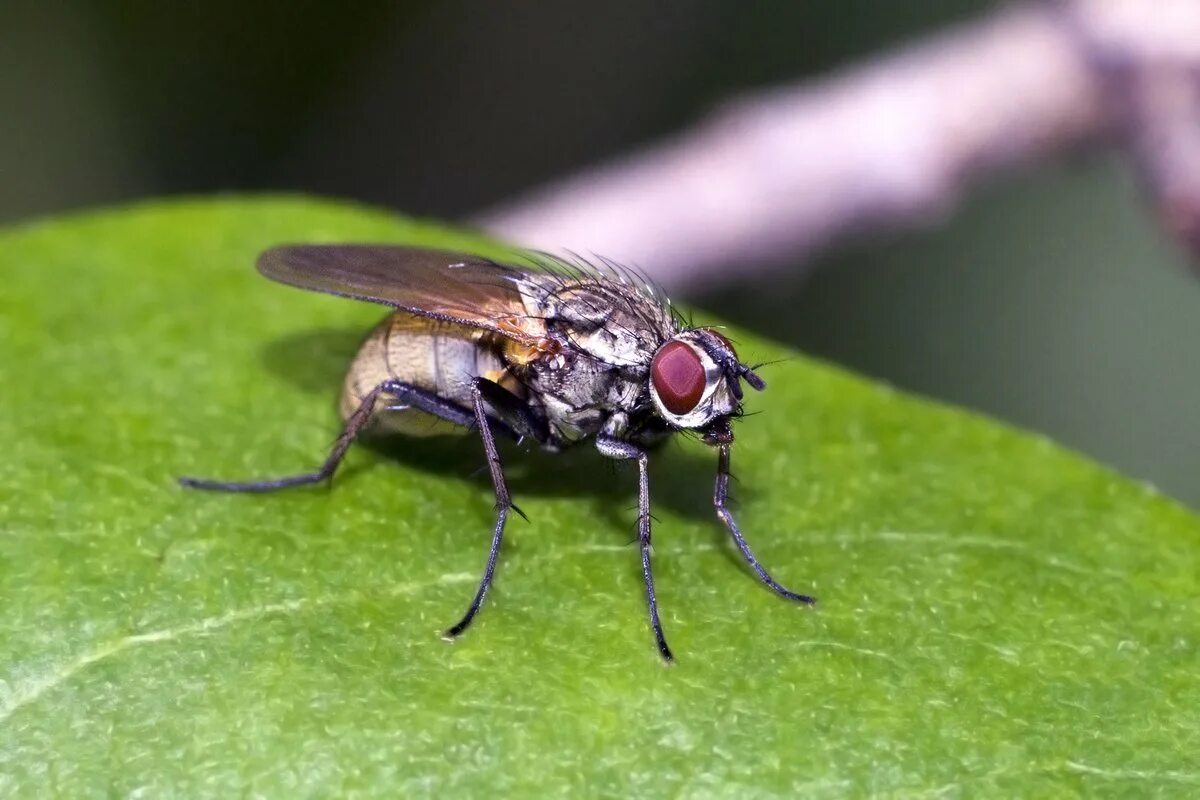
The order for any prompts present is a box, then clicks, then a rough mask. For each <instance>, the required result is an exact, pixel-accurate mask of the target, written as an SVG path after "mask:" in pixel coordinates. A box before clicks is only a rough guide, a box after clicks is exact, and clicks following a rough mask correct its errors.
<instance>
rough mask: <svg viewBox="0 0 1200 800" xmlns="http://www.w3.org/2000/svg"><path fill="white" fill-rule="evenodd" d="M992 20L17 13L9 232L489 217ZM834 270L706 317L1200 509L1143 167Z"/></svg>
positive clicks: (902, 240) (789, 8)
mask: <svg viewBox="0 0 1200 800" xmlns="http://www.w3.org/2000/svg"><path fill="white" fill-rule="evenodd" d="M993 6H994V4H993V3H985V2H981V1H980V0H924V2H921V3H880V2H877V0H842V2H839V3H816V2H813V3H799V2H764V3H755V4H747V3H744V2H743V3H739V2H736V1H735V0H662V1H661V2H656V3H653V4H651V3H645V2H641V0H613V1H612V2H608V3H603V4H600V3H589V2H583V0H560V2H557V3H553V4H549V3H543V4H536V5H535V4H508V3H504V4H498V3H487V2H483V1H482V0H449V2H437V3H434V2H409V3H402V2H381V1H380V0H360V2H358V3H355V4H353V6H340V7H339V8H337V9H335V7H334V6H333V4H322V3H304V2H291V3H286V4H285V3H271V2H260V3H244V2H229V0H208V2H205V3H202V4H175V3H170V4H168V3H153V2H139V1H134V0H128V1H125V0H110V2H105V3H94V2H76V3H63V4H47V3H42V4H39V3H33V2H24V1H23V0H7V2H5V3H4V4H3V6H0V22H2V24H0V64H2V65H3V69H0V109H3V114H2V117H0V223H8V222H15V221H18V220H23V219H29V218H32V217H35V216H38V215H43V214H49V213H57V212H62V211H66V210H72V209H79V208H84V207H88V206H93V205H97V204H108V203H113V202H120V201H129V200H135V199H139V198H145V197H148V196H152V195H164V194H178V193H200V192H206V193H210V192H225V191H253V190H264V189H269V190H281V189H282V190H294V191H302V192H309V193H316V194H321V195H334V196H342V197H347V198H353V199H356V200H360V201H365V202H369V203H375V204H380V205H383V206H387V207H390V208H393V209H396V210H398V211H402V212H405V213H409V214H416V215H428V216H435V217H444V218H448V219H461V218H466V217H468V216H470V215H471V214H472V213H474V212H477V211H480V210H482V209H485V208H487V207H490V206H494V205H496V204H499V203H501V202H503V201H504V200H505V199H506V198H510V197H512V196H513V195H515V194H517V193H520V192H522V191H524V190H527V189H529V188H532V187H534V186H537V185H538V184H541V183H543V182H545V181H547V180H550V179H552V178H555V177H560V176H563V175H566V174H569V173H571V172H573V171H576V170H578V169H580V168H582V167H584V166H587V165H590V164H592V163H594V162H597V161H600V160H603V159H605V158H607V157H611V156H614V155H617V154H620V153H622V152H625V151H628V150H629V149H631V148H634V147H636V146H638V145H641V144H644V143H647V142H650V141H653V140H654V139H655V138H657V137H661V136H663V135H666V134H668V133H670V132H672V131H675V130H678V129H680V128H682V127H684V126H686V125H688V124H689V123H693V122H695V121H696V120H698V119H700V118H701V117H703V116H704V115H705V113H706V112H708V111H710V110H711V109H712V108H713V107H714V106H716V105H717V104H719V103H720V102H721V101H722V100H725V99H728V98H729V97H731V96H734V95H736V94H738V93H740V92H743V91H746V90H749V89H752V88H755V87H762V86H768V85H772V84H776V83H780V82H791V81H795V80H797V79H803V78H805V77H815V76H819V75H821V74H824V73H826V72H828V71H830V70H833V69H836V68H838V67H840V66H844V65H847V64H851V63H853V62H855V61H856V60H858V59H861V58H864V57H867V56H870V55H872V54H876V53H879V52H881V51H883V50H886V49H890V48H894V47H896V46H899V45H901V44H903V43H905V42H907V41H909V40H911V39H913V38H915V37H919V36H921V35H925V34H928V33H932V32H934V31H937V30H939V29H941V28H943V27H945V26H947V25H949V24H953V23H955V22H957V21H965V20H968V19H971V18H973V17H975V16H976V15H978V14H980V13H983V12H985V11H987V10H989V9H990V8H992V7H993ZM351 9H352V13H351ZM817 266H818V268H817V269H815V270H805V271H803V272H800V271H796V272H794V273H793V272H788V271H786V270H784V271H780V272H778V273H775V274H774V275H767V276H763V277H762V278H761V279H758V278H756V279H755V280H754V282H746V281H739V282H737V283H736V284H735V285H733V286H731V287H728V288H722V289H720V290H713V289H709V290H707V291H706V292H695V291H694V292H693V293H692V295H691V296H687V295H688V292H687V291H686V290H685V291H683V292H682V294H683V295H685V299H686V300H687V301H689V302H691V303H694V304H696V305H700V306H704V307H708V308H711V309H713V310H715V311H717V312H719V313H720V314H721V315H723V316H725V317H727V318H730V319H732V320H734V321H736V322H739V323H741V324H743V325H746V326H748V327H751V328H755V329H757V330H760V331H762V332H764V333H766V334H768V335H770V336H773V337H775V338H777V339H779V340H782V341H785V342H788V343H790V344H792V345H794V346H796V347H798V348H800V349H802V350H804V351H807V352H809V353H812V354H814V355H817V356H820V357H823V358H826V359H829V360H832V361H835V362H838V363H840V364H843V365H845V366H848V367H850V368H852V369H856V370H859V371H861V372H865V373H867V374H869V375H872V376H875V377H877V378H881V379H883V380H886V381H889V382H892V383H894V384H896V385H898V386H900V387H903V388H905V389H909V390H914V391H917V392H921V393H923V394H927V395H931V396H934V397H937V398H941V399H944V400H947V401H950V402H954V403H958V404H962V405H966V406H969V407H972V408H975V409H979V410H981V411H984V412H986V413H989V414H992V415H995V416H998V417H1000V418H1002V419H1004V420H1007V421H1010V422H1012V423H1014V424H1017V425H1021V426H1024V427H1027V428H1032V429H1036V430H1038V431H1042V432H1044V433H1046V434H1048V435H1050V436H1051V437H1053V438H1055V439H1057V440H1058V441H1060V442H1063V443H1065V444H1067V445H1069V446H1072V447H1075V448H1077V449H1079V450H1082V451H1085V452H1087V453H1088V454H1090V455H1092V456H1093V457H1096V458H1098V459H1100V460H1102V461H1104V462H1107V463H1109V464H1112V465H1114V466H1115V467H1117V468H1118V469H1120V470H1121V471H1123V472H1125V473H1126V474H1128V475H1131V476H1133V477H1136V478H1140V479H1143V480H1145V481H1147V482H1150V483H1152V484H1154V485H1155V486H1157V487H1159V488H1161V489H1162V490H1163V491H1165V492H1167V493H1169V494H1172V495H1173V496H1175V497H1177V498H1179V499H1180V500H1183V501H1184V502H1186V503H1189V504H1191V505H1192V506H1193V507H1200V425H1198V424H1197V423H1196V410H1197V409H1200V369H1197V357H1196V354H1195V344H1196V343H1197V342H1200V280H1197V277H1196V276H1197V273H1195V272H1193V271H1190V268H1191V267H1192V266H1194V265H1189V264H1188V262H1187V258H1186V257H1185V255H1184V254H1183V253H1182V252H1181V251H1179V250H1178V249H1177V248H1176V246H1175V245H1174V244H1173V243H1172V242H1171V241H1169V240H1168V239H1167V238H1166V237H1165V236H1163V235H1162V234H1161V233H1160V231H1159V230H1158V228H1157V227H1156V225H1155V223H1154V221H1153V220H1152V219H1151V216H1150V214H1149V211H1148V209H1147V207H1146V206H1145V204H1144V202H1143V198H1142V197H1141V196H1140V195H1139V192H1138V190H1137V188H1136V186H1135V185H1134V181H1133V179H1132V177H1131V175H1130V174H1129V172H1128V170H1127V169H1126V168H1125V166H1124V165H1123V164H1122V163H1121V162H1120V160H1119V159H1117V158H1116V157H1114V156H1107V155H1104V154H1102V153H1097V154H1095V155H1089V156H1080V157H1078V159H1077V160H1075V161H1074V162H1068V163H1058V164H1055V165H1052V166H1049V167H1042V168H1039V169H1037V170H1030V171H1027V172H1025V173H1022V174H1016V175H1011V176H1008V177H1005V178H1004V179H1002V180H999V181H994V182H993V183H991V184H990V185H988V186H985V187H982V188H980V189H978V190H977V191H975V192H974V193H973V194H972V195H971V196H970V197H969V198H968V200H967V202H966V203H965V204H964V206H963V207H961V208H959V209H957V210H956V211H955V213H954V214H953V215H950V216H948V217H947V218H945V219H943V220H941V221H940V222H939V223H938V224H937V225H936V226H931V227H929V228H927V229H925V230H922V231H919V232H916V233H906V234H892V235H889V236H887V237H885V238H874V239H870V240H860V241H856V242H854V243H853V244H851V245H849V246H843V247H841V248H839V249H837V250H835V251H833V252H831V253H830V254H828V255H826V256H824V257H823V258H822V259H821V261H820V263H819V264H818V265H817ZM677 294H680V293H678V292H677Z"/></svg>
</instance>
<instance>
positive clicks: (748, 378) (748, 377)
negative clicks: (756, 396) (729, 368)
mask: <svg viewBox="0 0 1200 800" xmlns="http://www.w3.org/2000/svg"><path fill="white" fill-rule="evenodd" d="M737 372H738V375H739V376H741V378H742V380H744V381H745V382H746V383H748V384H750V388H751V389H753V390H754V391H756V392H761V391H762V390H763V389H765V388H767V382H766V381H764V380H763V379H762V378H760V377H758V373H756V372H755V371H754V370H753V369H751V368H750V367H749V366H748V365H746V364H738V365H737ZM738 394H739V396H738V399H739V400H740V399H741V396H740V392H739V393H738Z"/></svg>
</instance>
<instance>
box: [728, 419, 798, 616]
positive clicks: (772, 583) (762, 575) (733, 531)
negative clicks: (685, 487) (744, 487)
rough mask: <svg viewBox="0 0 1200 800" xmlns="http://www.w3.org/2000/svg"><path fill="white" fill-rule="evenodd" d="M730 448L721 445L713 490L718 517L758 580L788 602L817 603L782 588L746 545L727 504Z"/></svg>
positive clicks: (744, 538)
mask: <svg viewBox="0 0 1200 800" xmlns="http://www.w3.org/2000/svg"><path fill="white" fill-rule="evenodd" d="M729 448H730V445H729V444H728V443H726V444H722V445H720V448H719V451H718V455H717V482H716V487H715V488H714V489H713V506H714V507H716V509H717V516H718V517H719V518H720V520H721V522H724V523H725V527H726V528H728V529H729V533H730V535H731V536H733V541H734V544H736V545H737V548H738V550H740V551H741V553H742V557H743V558H745V559H746V563H747V564H749V565H750V568H751V569H752V570H754V574H756V575H758V579H759V580H760V581H762V582H763V583H765V584H766V585H767V586H768V587H770V589H771V591H773V592H775V594H777V595H779V596H780V597H786V598H787V599H788V600H795V601H796V602H798V603H808V604H809V605H811V604H813V603H815V602H817V599H816V598H815V597H809V596H808V595H806V594H797V593H796V592H793V591H792V590H791V589H788V588H786V587H784V586H781V585H780V584H779V582H778V581H776V580H775V579H774V578H772V577H771V575H770V573H768V572H767V571H766V570H765V569H763V566H762V564H760V563H758V559H757V558H756V557H755V556H754V551H753V550H751V549H750V545H749V544H747V543H746V537H744V536H742V531H741V529H740V528H738V525H737V522H735V521H734V519H733V514H731V513H730V512H729V509H728V508H727V507H726V502H727V501H728V499H729Z"/></svg>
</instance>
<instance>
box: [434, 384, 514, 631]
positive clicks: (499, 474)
mask: <svg viewBox="0 0 1200 800" xmlns="http://www.w3.org/2000/svg"><path fill="white" fill-rule="evenodd" d="M485 383H488V381H486V380H485V379H483V378H479V379H477V380H476V381H475V384H474V386H473V387H472V390H471V398H472V406H473V409H474V412H475V426H476V428H477V429H478V430H479V438H480V439H482V440H483V452H484V455H485V456H486V457H487V466H488V471H489V472H490V473H491V475H492V488H493V489H494V490H495V492H496V525H495V528H493V530H492V546H491V548H489V550H488V558H487V565H486V566H485V567H484V570H483V578H482V579H480V581H479V588H478V589H477V590H476V591H475V597H474V598H472V600H471V605H470V606H469V607H468V608H467V613H466V614H464V615H463V618H462V619H460V620H459V621H458V622H456V623H455V624H454V625H453V626H451V627H450V628H449V629H448V630H447V631H446V633H445V638H446V639H454V638H456V637H457V636H459V634H461V633H462V632H463V631H465V630H466V629H467V627H468V626H469V625H470V624H471V621H472V620H474V619H475V615H476V614H478V613H479V609H480V607H481V606H482V605H483V601H484V599H485V598H486V597H487V593H488V589H490V588H491V586H492V579H493V578H494V577H495V574H496V558H497V557H498V556H499V555H500V543H501V542H502V541H503V539H504V524H505V522H507V521H508V512H509V510H510V509H515V508H516V507H515V506H514V505H513V502H512V498H511V497H510V496H509V494H508V482H507V481H505V479H504V466H503V465H502V464H501V463H500V452H499V451H498V450H497V449H496V437H495V435H493V433H492V423H491V421H490V420H489V419H488V414H487V408H486V407H485V406H484V389H483V384H485ZM518 512H519V510H518Z"/></svg>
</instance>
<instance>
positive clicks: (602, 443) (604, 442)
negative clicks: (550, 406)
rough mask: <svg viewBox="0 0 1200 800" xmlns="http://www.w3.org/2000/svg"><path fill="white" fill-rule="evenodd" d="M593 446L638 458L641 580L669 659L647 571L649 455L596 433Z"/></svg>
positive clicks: (662, 651) (612, 455)
mask: <svg viewBox="0 0 1200 800" xmlns="http://www.w3.org/2000/svg"><path fill="white" fill-rule="evenodd" d="M596 449H597V450H599V451H600V453H601V455H604V456H607V457H608V458H619V459H636V460H637V462H638V546H639V547H640V548H641V551H642V580H643V581H645V584H646V602H647V604H648V605H649V607H650V627H651V628H652V629H653V631H654V641H655V644H657V645H658V652H659V653H660V654H661V655H662V657H663V658H664V659H665V660H666V661H668V662H671V661H674V660H675V656H674V655H672V654H671V648H670V647H668V646H667V639H666V637H665V636H664V635H663V629H662V621H661V620H660V619H659V618H658V599H657V598H656V597H655V595H654V574H653V573H652V572H651V571H650V477H649V474H648V473H647V469H648V467H649V463H650V459H649V457H648V456H647V455H646V451H645V450H643V449H642V448H640V447H638V446H637V445H634V444H630V443H629V442H624V441H621V440H620V439H615V438H613V437H611V436H597V437H596Z"/></svg>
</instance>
